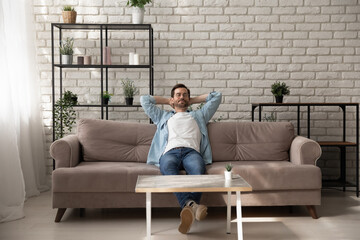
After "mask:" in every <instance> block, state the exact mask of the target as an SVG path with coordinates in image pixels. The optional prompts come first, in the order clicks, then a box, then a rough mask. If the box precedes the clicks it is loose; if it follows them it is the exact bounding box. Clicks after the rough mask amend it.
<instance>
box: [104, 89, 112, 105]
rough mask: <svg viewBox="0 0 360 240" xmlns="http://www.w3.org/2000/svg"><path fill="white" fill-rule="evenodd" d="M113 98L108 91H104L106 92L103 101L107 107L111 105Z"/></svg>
mask: <svg viewBox="0 0 360 240" xmlns="http://www.w3.org/2000/svg"><path fill="white" fill-rule="evenodd" d="M111 96H113V94H112V93H109V92H108V91H104V92H103V96H102V99H103V103H104V104H105V105H108V104H109V102H110V99H111Z"/></svg>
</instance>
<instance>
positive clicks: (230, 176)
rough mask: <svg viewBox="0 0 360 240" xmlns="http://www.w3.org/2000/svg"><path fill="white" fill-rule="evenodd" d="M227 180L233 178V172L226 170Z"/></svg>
mask: <svg viewBox="0 0 360 240" xmlns="http://www.w3.org/2000/svg"><path fill="white" fill-rule="evenodd" d="M224 175H225V180H231V179H232V172H231V171H230V172H228V171H224Z"/></svg>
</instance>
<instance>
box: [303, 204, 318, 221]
mask: <svg viewBox="0 0 360 240" xmlns="http://www.w3.org/2000/svg"><path fill="white" fill-rule="evenodd" d="M306 208H307V210H308V212H309V213H310V215H311V217H312V218H313V219H318V218H319V217H318V216H317V214H316V209H315V206H313V205H307V206H306Z"/></svg>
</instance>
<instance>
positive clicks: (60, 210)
mask: <svg viewBox="0 0 360 240" xmlns="http://www.w3.org/2000/svg"><path fill="white" fill-rule="evenodd" d="M65 211H66V208H58V210H57V213H56V217H55V222H60V221H61V218H62V217H63V216H64V213H65Z"/></svg>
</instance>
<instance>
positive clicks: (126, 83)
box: [121, 78, 139, 106]
mask: <svg viewBox="0 0 360 240" xmlns="http://www.w3.org/2000/svg"><path fill="white" fill-rule="evenodd" d="M121 85H122V87H123V91H124V95H125V102H126V105H128V106H132V105H133V101H134V95H135V94H138V92H139V91H138V89H137V88H136V86H135V84H134V82H133V81H131V80H129V79H128V78H126V79H125V80H121Z"/></svg>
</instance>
